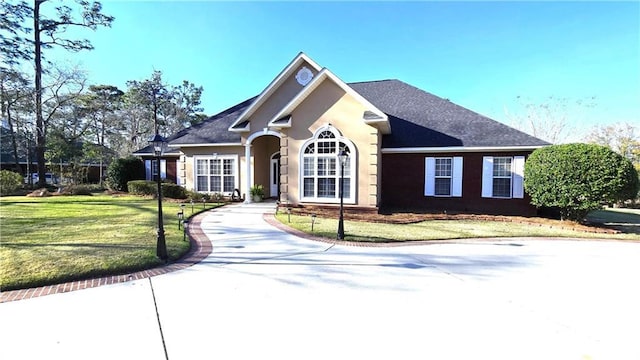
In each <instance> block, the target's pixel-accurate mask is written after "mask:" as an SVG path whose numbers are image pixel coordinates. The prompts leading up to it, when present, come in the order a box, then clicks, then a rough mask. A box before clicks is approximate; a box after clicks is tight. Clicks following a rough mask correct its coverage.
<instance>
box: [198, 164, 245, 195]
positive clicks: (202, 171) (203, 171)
mask: <svg viewBox="0 0 640 360" xmlns="http://www.w3.org/2000/svg"><path fill="white" fill-rule="evenodd" d="M237 164H238V157H237V156H236V155H230V156H215V157H210V158H209V157H197V158H196V159H195V169H194V170H195V179H196V181H195V190H196V191H198V192H208V193H223V194H231V193H233V191H234V189H236V188H238V176H237V172H238V165H237Z"/></svg>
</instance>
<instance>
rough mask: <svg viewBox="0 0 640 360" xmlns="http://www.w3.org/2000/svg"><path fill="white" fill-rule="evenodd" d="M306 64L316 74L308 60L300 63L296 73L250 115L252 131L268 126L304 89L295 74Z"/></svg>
mask: <svg viewBox="0 0 640 360" xmlns="http://www.w3.org/2000/svg"><path fill="white" fill-rule="evenodd" d="M305 66H306V67H307V68H308V69H309V70H311V72H312V73H313V75H314V76H315V75H316V71H315V70H314V69H313V67H312V66H311V65H309V64H307V63H306V62H304V63H303V64H302V65H300V66H299V67H298V68H297V69H296V70H295V71H294V72H293V74H294V75H293V76H290V77H289V78H287V79H285V80H284V81H283V82H282V84H281V85H280V86H279V87H278V89H277V90H276V91H275V92H274V93H273V94H271V96H269V97H268V98H267V99H266V101H265V102H264V103H263V104H262V105H260V106H259V107H258V108H257V109H256V110H255V112H254V113H253V114H252V115H251V116H249V120H250V121H251V132H256V131H258V130H261V129H263V128H265V127H267V124H268V122H269V121H270V120H271V119H272V118H273V117H274V116H275V115H276V114H277V113H278V112H279V111H280V110H281V109H282V108H284V107H285V106H286V105H287V104H288V103H289V101H291V99H293V98H294V97H295V96H296V95H297V94H298V93H299V92H300V91H301V90H302V88H303V86H302V85H300V84H299V83H298V82H297V80H296V78H295V74H296V73H297V72H298V71H299V70H300V69H302V67H305Z"/></svg>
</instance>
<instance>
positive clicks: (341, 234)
mask: <svg viewBox="0 0 640 360" xmlns="http://www.w3.org/2000/svg"><path fill="white" fill-rule="evenodd" d="M348 158H349V153H347V152H346V151H344V149H343V150H340V154H338V160H339V161H340V218H339V219H338V240H344V166H345V165H346V163H347V159H348Z"/></svg>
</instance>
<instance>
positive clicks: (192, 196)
mask: <svg viewBox="0 0 640 360" xmlns="http://www.w3.org/2000/svg"><path fill="white" fill-rule="evenodd" d="M185 195H186V198H187V199H188V200H193V201H194V202H198V201H202V199H204V200H205V201H209V200H210V199H211V195H209V194H203V193H199V192H196V191H193V190H186V191H185Z"/></svg>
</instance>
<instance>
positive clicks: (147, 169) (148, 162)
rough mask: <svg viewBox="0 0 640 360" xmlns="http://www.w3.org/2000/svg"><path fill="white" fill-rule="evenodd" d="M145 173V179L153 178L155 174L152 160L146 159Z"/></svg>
mask: <svg viewBox="0 0 640 360" xmlns="http://www.w3.org/2000/svg"><path fill="white" fill-rule="evenodd" d="M144 173H145V180H153V176H152V175H151V160H145V161H144Z"/></svg>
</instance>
